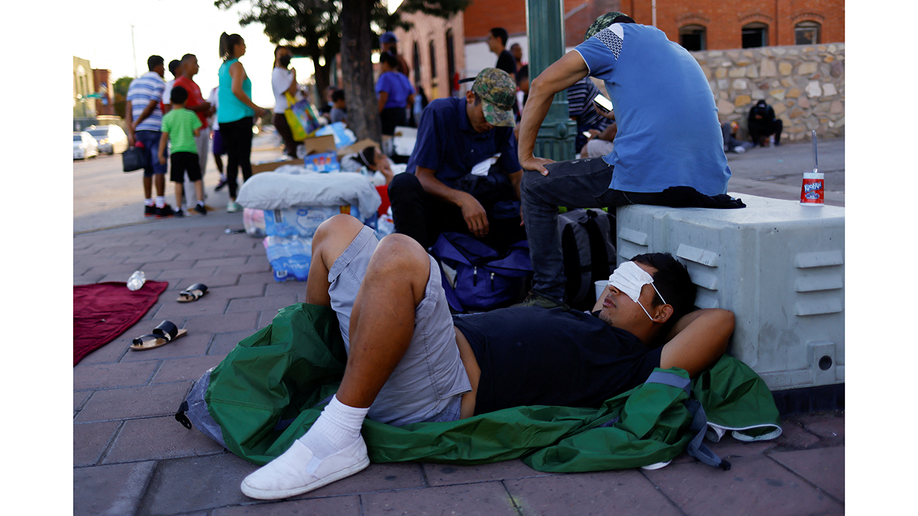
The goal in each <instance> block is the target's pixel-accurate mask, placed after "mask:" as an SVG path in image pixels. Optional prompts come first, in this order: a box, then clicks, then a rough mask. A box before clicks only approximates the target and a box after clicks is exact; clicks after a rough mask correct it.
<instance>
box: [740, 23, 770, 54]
mask: <svg viewBox="0 0 918 516" xmlns="http://www.w3.org/2000/svg"><path fill="white" fill-rule="evenodd" d="M767 46H768V25H765V24H764V23H759V22H755V23H750V24H749V25H744V26H743V48H755V47H767Z"/></svg>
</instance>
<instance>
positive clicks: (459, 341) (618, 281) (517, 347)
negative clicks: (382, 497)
mask: <svg viewBox="0 0 918 516" xmlns="http://www.w3.org/2000/svg"><path fill="white" fill-rule="evenodd" d="M695 292H696V287H695V285H694V284H693V283H692V281H691V278H690V277H689V275H688V272H687V271H686V269H685V267H684V266H683V265H682V264H680V263H679V262H677V261H676V260H675V259H674V258H673V257H672V256H671V255H668V254H647V255H640V256H637V257H635V258H634V260H633V261H629V262H625V263H623V264H622V265H620V266H619V267H618V268H617V269H616V270H615V272H614V273H613V274H612V276H611V277H610V282H609V285H608V286H607V287H606V289H605V291H604V292H603V295H602V296H601V298H600V300H599V301H597V303H596V305H595V306H594V310H593V313H588V312H569V311H564V310H561V309H553V310H546V309H544V308H540V307H519V308H503V309H498V310H494V311H492V312H487V313H481V314H474V315H467V316H457V317H456V318H455V319H454V318H453V317H452V316H451V315H450V312H449V304H448V302H447V300H446V295H445V293H444V291H443V288H442V282H441V280H440V269H439V266H438V265H437V261H436V260H435V259H434V258H433V257H432V256H430V255H429V254H427V253H426V252H425V250H424V249H423V248H422V247H421V246H420V245H419V244H418V243H417V241H416V240H414V239H412V238H409V237H407V236H405V235H399V234H397V233H396V234H391V235H388V236H386V237H384V238H383V239H382V240H381V241H377V240H376V237H375V234H374V232H373V230H372V229H370V228H368V227H366V226H364V225H363V224H361V223H360V221H358V220H357V219H355V218H353V217H350V216H347V215H336V216H335V217H332V218H331V219H329V220H327V221H325V222H323V223H322V225H321V226H319V228H318V230H317V231H316V234H315V237H314V238H313V247H312V263H311V265H310V274H309V278H308V280H307V282H306V302H307V303H310V304H314V305H321V306H328V307H331V308H332V309H334V310H335V312H336V315H337V317H338V322H339V326H340V329H341V334H342V337H343V339H344V346H345V349H346V350H347V354H348V358H347V365H346V368H345V371H344V377H343V379H342V381H341V384H340V387H339V388H338V391H337V393H336V394H335V395H334V397H333V398H332V399H331V402H330V403H329V404H328V405H327V406H326V407H325V408H324V409H323V411H322V413H321V415H320V416H319V418H318V419H317V420H316V421H315V423H314V424H313V425H312V427H311V428H310V429H309V430H308V431H307V432H306V434H305V435H304V436H302V437H301V438H299V439H298V440H296V441H294V443H293V444H292V445H291V447H290V448H289V449H288V450H287V451H286V452H284V453H283V454H281V455H280V456H278V457H277V458H275V459H274V460H272V461H271V462H269V463H268V464H266V465H264V466H262V467H261V468H259V469H258V470H256V471H255V472H253V473H252V474H250V475H248V476H247V477H246V478H245V479H244V480H243V481H242V484H241V489H242V492H243V493H244V494H245V495H246V496H249V497H252V498H257V499H264V500H271V499H279V498H286V497H290V496H296V495H299V494H302V493H306V492H308V491H312V490H313V489H316V488H319V487H321V486H323V485H326V484H328V483H331V482H334V481H336V480H339V479H341V478H344V477H347V476H350V475H353V474H354V473H357V472H358V471H360V470H362V469H364V468H365V467H367V466H368V465H369V459H368V456H367V447H366V444H365V443H364V440H363V438H362V437H361V433H360V430H361V426H362V424H363V420H364V418H365V417H369V418H370V419H372V420H374V421H378V422H381V423H385V424H390V425H395V426H404V425H408V424H411V423H417V422H435V421H455V420H458V419H462V418H467V417H471V416H473V415H475V414H482V413H488V412H491V411H496V410H500V409H503V408H508V407H517V406H526V405H560V406H572V407H599V406H601V405H602V403H603V401H604V400H606V399H608V398H610V397H613V396H615V395H617V394H619V393H622V392H625V391H627V390H629V389H632V388H634V387H636V386H637V385H639V384H641V383H643V382H644V381H645V380H646V379H647V377H648V376H649V375H650V374H651V373H652V372H653V371H654V369H655V368H657V367H660V368H664V369H666V368H671V367H678V368H681V369H683V370H685V371H686V372H688V373H689V375H690V376H692V377H696V376H697V375H698V374H700V373H701V372H703V371H704V370H705V369H707V368H708V367H710V366H711V365H713V364H714V363H715V362H716V361H717V360H718V359H719V358H720V356H721V355H722V354H723V353H724V352H725V350H726V348H727V344H728V341H729V338H730V335H731V334H732V332H733V327H734V317H733V314H732V313H731V312H730V311H728V310H723V309H716V308H714V309H702V310H694V311H693V308H694V303H695ZM381 299H385V303H380V300H381ZM548 376H550V377H551V378H552V381H551V382H546V381H545V378H546V377H548Z"/></svg>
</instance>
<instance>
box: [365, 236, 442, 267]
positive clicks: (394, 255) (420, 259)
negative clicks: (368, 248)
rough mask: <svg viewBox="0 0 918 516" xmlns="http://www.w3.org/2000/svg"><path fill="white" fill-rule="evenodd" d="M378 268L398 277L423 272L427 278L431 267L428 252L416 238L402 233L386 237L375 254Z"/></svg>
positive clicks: (380, 242)
mask: <svg viewBox="0 0 918 516" xmlns="http://www.w3.org/2000/svg"><path fill="white" fill-rule="evenodd" d="M373 261H374V262H376V264H375V265H376V267H378V268H383V269H386V270H389V271H391V272H392V273H394V274H398V275H413V274H416V273H417V272H419V271H422V272H423V274H424V275H425V276H426V275H427V273H428V268H429V266H430V258H429V257H428V255H427V251H425V250H424V248H423V247H422V246H421V244H420V243H418V241H417V240H415V239H414V238H412V237H410V236H408V235H403V234H400V233H392V234H390V235H386V236H385V237H383V239H382V240H380V241H379V245H378V246H377V247H376V251H375V252H374V253H373Z"/></svg>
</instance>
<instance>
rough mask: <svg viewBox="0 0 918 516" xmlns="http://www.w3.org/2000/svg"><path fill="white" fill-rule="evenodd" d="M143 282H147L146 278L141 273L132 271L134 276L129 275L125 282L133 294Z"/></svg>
mask: <svg viewBox="0 0 918 516" xmlns="http://www.w3.org/2000/svg"><path fill="white" fill-rule="evenodd" d="M145 281H147V277H146V275H144V273H143V271H134V274H131V277H130V278H129V279H128V280H127V288H128V290H130V291H132V292H133V291H135V290H138V289H140V287H142V286H143V283H144V282H145Z"/></svg>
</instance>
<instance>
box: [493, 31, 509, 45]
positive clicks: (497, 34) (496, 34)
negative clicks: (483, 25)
mask: <svg viewBox="0 0 918 516" xmlns="http://www.w3.org/2000/svg"><path fill="white" fill-rule="evenodd" d="M491 35H492V36H494V37H495V38H500V42H501V44H503V45H504V46H507V38H508V37H510V35H509V34H507V29H505V28H503V27H494V28H493V29H491Z"/></svg>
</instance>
